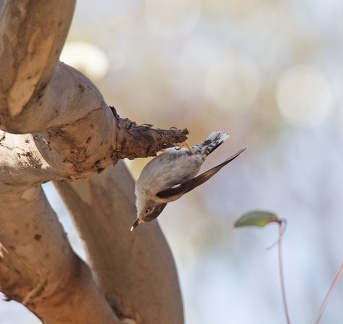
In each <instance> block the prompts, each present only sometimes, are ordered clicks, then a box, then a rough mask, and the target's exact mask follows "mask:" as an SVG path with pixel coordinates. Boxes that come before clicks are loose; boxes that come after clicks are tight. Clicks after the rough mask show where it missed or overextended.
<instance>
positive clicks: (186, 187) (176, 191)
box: [156, 148, 246, 199]
mask: <svg viewBox="0 0 343 324" xmlns="http://www.w3.org/2000/svg"><path fill="white" fill-rule="evenodd" d="M245 150H246V149H245V148H244V149H241V150H240V151H238V152H237V153H236V154H234V155H232V156H231V157H230V158H228V159H227V160H225V161H224V162H222V163H220V164H218V165H217V166H215V167H214V168H212V169H209V170H207V171H205V172H204V173H202V174H200V175H198V176H196V177H195V178H193V179H190V180H188V181H185V182H182V183H180V184H178V185H175V186H173V187H171V188H168V189H165V190H162V191H160V192H158V193H157V194H156V196H157V197H159V198H162V199H164V198H171V197H173V196H179V195H183V194H185V193H187V192H189V191H191V190H193V189H194V188H196V187H198V186H200V185H201V184H203V183H204V182H206V181H207V180H209V179H211V178H212V177H213V176H214V175H215V174H216V173H217V172H218V171H219V170H220V169H221V168H222V167H223V166H225V165H227V164H228V163H230V162H231V161H232V160H234V159H235V158H236V157H238V156H239V155H240V154H241V153H242V152H243V151H245Z"/></svg>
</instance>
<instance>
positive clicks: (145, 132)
mask: <svg viewBox="0 0 343 324" xmlns="http://www.w3.org/2000/svg"><path fill="white" fill-rule="evenodd" d="M110 109H111V110H112V112H113V115H114V118H115V119H116V123H117V130H116V136H117V139H116V151H115V153H116V154H115V157H116V159H124V158H127V159H130V160H133V159H135V158H140V157H148V156H155V155H156V153H157V152H159V151H161V150H163V149H165V148H168V147H171V146H175V145H177V144H179V143H182V142H184V141H186V140H187V136H186V135H187V134H188V130H187V128H185V129H174V128H170V129H167V130H166V129H159V128H158V129H155V128H151V125H147V124H144V125H137V124H136V123H135V122H133V121H131V120H130V119H128V118H120V116H119V115H118V113H117V112H116V110H115V108H114V107H111V106H110ZM114 162H116V161H114Z"/></svg>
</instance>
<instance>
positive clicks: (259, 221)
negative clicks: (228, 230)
mask: <svg viewBox="0 0 343 324" xmlns="http://www.w3.org/2000/svg"><path fill="white" fill-rule="evenodd" d="M273 222H276V223H280V222H281V220H280V219H279V218H278V217H277V216H276V215H275V214H274V213H271V212H268V211H263V210H255V211H252V212H249V213H246V214H244V215H242V216H241V217H240V218H238V219H237V220H236V221H235V224H234V227H243V226H259V227H264V226H266V225H267V224H269V223H273Z"/></svg>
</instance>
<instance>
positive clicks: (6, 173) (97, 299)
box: [0, 0, 187, 323]
mask: <svg viewBox="0 0 343 324" xmlns="http://www.w3.org/2000/svg"><path fill="white" fill-rule="evenodd" d="M73 10H74V2H73V1H70V0H60V1H51V0H50V1H38V0H31V1H30V0H18V1H2V2H1V3H0V17H1V21H0V33H1V43H0V62H1V63H0V78H1V82H0V129H1V131H0V157H1V158H0V166H1V167H0V170H1V172H0V222H1V230H0V243H1V244H0V288H1V291H2V292H3V293H4V294H6V296H7V298H8V299H13V300H16V301H18V302H20V303H22V304H24V305H25V306H26V307H27V308H28V309H30V310H31V311H32V312H34V313H35V314H36V315H37V316H38V317H39V318H40V319H41V320H42V321H43V322H45V323H119V322H120V321H121V319H124V318H130V319H132V320H134V321H135V322H136V323H182V322H183V314H182V303H181V297H180V291H179V285H178V279H177V275H176V269H175V265H174V261H173V258H172V255H171V252H170V250H169V248H168V245H167V244H166V241H165V239H164V237H163V235H162V233H161V231H160V229H159V227H158V225H157V223H156V222H155V224H151V226H149V227H148V226H146V227H144V228H142V229H141V230H140V229H138V230H137V231H135V232H134V233H130V231H129V228H130V225H131V223H132V222H133V220H134V219H135V213H136V211H135V206H134V200H135V197H134V183H133V180H132V177H131V176H130V174H129V173H128V172H127V170H126V168H125V166H124V165H123V163H122V162H119V163H118V165H117V166H116V167H114V168H113V167H111V165H112V164H116V163H117V162H118V160H119V159H122V158H125V157H128V158H136V157H145V156H149V155H154V154H156V152H157V151H159V150H160V149H162V148H165V147H169V146H172V145H174V144H176V143H179V142H182V141H184V140H185V139H186V137H185V135H186V134H187V130H183V131H180V130H173V129H171V130H159V129H157V130H154V129H152V128H150V127H147V126H138V125H136V124H135V123H133V122H131V121H129V120H128V119H121V118H120V117H119V115H118V114H117V113H116V111H115V110H114V109H113V108H112V109H110V108H109V107H108V106H107V104H106V103H105V101H104V99H103V97H102V95H101V93H100V92H99V91H98V89H97V88H96V87H95V86H94V85H93V84H92V83H91V82H90V81H89V80H88V79H87V78H86V77H85V76H83V75H82V74H81V73H80V72H78V71H77V70H75V69H73V68H71V67H69V66H67V65H65V64H63V63H59V61H58V57H59V54H60V52H61V49H62V46H63V43H64V41H65V37H66V35H67V32H68V30H69V26H70V22H71V18H72V14H73ZM108 166H110V167H109V168H108V169H106V170H105V171H104V172H103V173H101V174H100V172H102V171H103V170H104V169H105V168H107V167H108ZM77 179H84V180H78V181H75V182H69V181H70V180H77ZM50 180H53V181H55V185H56V187H57V188H58V190H59V192H60V194H61V196H62V197H63V199H64V200H65V202H66V204H67V206H68V209H69V210H70V213H71V216H72V217H73V219H74V222H75V224H76V226H77V228H78V230H79V233H80V235H81V237H82V240H83V244H84V248H85V250H86V253H87V263H88V264H89V266H88V265H87V264H86V263H84V262H83V261H82V260H80V259H79V258H78V257H77V256H76V255H75V253H74V252H73V251H72V249H71V247H70V245H69V243H68V241H67V238H66V235H65V233H64V230H63V228H62V227H61V225H60V223H59V222H58V219H57V217H56V214H55V213H54V211H53V210H52V209H51V207H50V205H49V203H48V202H47V200H46V197H45V195H44V193H43V191H42V189H41V187H40V185H41V184H42V183H44V182H47V181H50Z"/></svg>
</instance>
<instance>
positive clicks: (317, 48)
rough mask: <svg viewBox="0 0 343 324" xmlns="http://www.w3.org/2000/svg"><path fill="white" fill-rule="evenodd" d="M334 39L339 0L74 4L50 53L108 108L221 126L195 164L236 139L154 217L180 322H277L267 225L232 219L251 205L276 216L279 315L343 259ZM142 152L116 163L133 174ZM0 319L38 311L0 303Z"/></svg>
mask: <svg viewBox="0 0 343 324" xmlns="http://www.w3.org/2000/svg"><path fill="white" fill-rule="evenodd" d="M342 39H343V2H342V1H340V0H329V1H325V0H283V1H282V0H279V1H277V0H259V1H257V0H246V1H237V0H212V1H209V0H173V1H162V0H146V1H137V0H136V1H134V0H132V1H128V0H111V1H109V0H103V1H101V2H97V4H96V5H94V2H93V1H90V0H83V1H79V2H78V3H77V7H76V11H75V17H74V20H73V24H72V27H71V30H70V34H69V37H68V40H67V43H66V46H65V49H64V51H63V53H62V57H61V60H62V61H64V62H66V63H68V64H70V65H73V66H74V67H76V68H78V69H79V70H81V71H82V72H83V73H85V74H86V75H87V76H88V77H89V78H90V79H91V80H92V81H93V82H94V83H95V84H96V86H97V87H98V88H99V89H100V91H101V92H102V93H103V95H104V97H105V99H106V101H107V103H108V104H111V105H114V106H115V107H116V108H117V111H118V113H119V114H120V115H121V116H122V117H127V118H130V119H131V120H134V121H136V122H137V123H138V124H143V123H148V124H153V125H154V126H155V127H160V128H169V127H171V126H175V127H178V128H184V127H187V128H188V130H189V132H190V135H189V142H190V143H191V144H196V143H198V142H201V141H203V140H204V139H205V138H206V137H207V136H208V134H209V133H210V132H212V131H213V130H222V131H226V132H229V133H230V135H231V137H230V139H229V140H228V141H226V142H225V143H224V144H223V145H222V146H221V147H220V149H219V150H217V151H215V153H213V155H211V157H210V158H209V159H208V160H207V162H206V163H205V165H204V168H203V169H204V170H205V169H209V168H210V167H213V166H214V165H216V164H218V163H220V162H221V161H223V160H224V159H226V158H227V157H229V156H230V155H231V154H233V153H235V152H236V151H237V150H239V149H240V148H243V147H247V148H248V149H247V150H246V151H245V152H244V153H243V154H242V155H241V156H240V157H239V158H238V159H237V160H235V161H234V162H232V163H231V164H230V165H228V166H227V167H225V168H224V169H222V171H220V173H219V174H218V175H216V176H215V177H214V178H213V179H211V180H210V181H209V182H207V183H206V184H204V185H203V186H202V187H200V188H198V189H197V190H194V191H193V192H191V193H189V194H187V196H185V197H183V198H182V199H180V200H178V201H176V202H174V203H171V204H169V205H168V207H167V208H166V209H165V211H164V212H163V214H162V216H161V217H159V222H160V224H161V227H162V229H163V231H164V233H165V235H166V238H167V240H168V242H169V244H170V246H171V249H172V251H173V253H174V256H175V260H176V263H177V267H178V271H179V278H180V282H181V289H182V294H183V299H184V307H185V317H186V323H187V324H209V323H239V324H241V323H242V324H245V323H247V324H259V323H261V324H262V323H263V324H265V323H285V316H284V313H283V306H282V299H281V290H280V284H279V273H278V263H277V249H276V248H274V249H272V250H268V251H267V250H266V248H267V247H268V246H269V245H271V244H272V243H273V242H274V241H275V240H276V239H277V233H278V229H277V226H275V225H268V226H267V227H266V228H264V229H260V228H244V229H234V228H233V223H234V221H235V219H237V218H238V217H239V216H240V215H241V214H243V213H245V212H248V211H251V210H255V209H263V210H270V211H274V212H275V213H277V214H278V215H279V217H281V218H286V219H287V220H288V224H287V229H286V232H285V235H284V240H283V247H284V253H283V256H284V272H285V284H286V293H287V297H288V304H289V312H290V318H291V321H292V323H313V322H314V319H315V317H316V314H317V312H318V310H319V307H320V305H321V303H322V301H323V299H324V297H325V294H326V292H327V290H328V288H329V286H330V285H331V282H332V280H333V278H334V276H335V274H336V271H337V269H338V267H339V265H340V264H341V262H342V260H343V253H342V251H343V249H342V247H343V235H342V228H343V215H342V211H343V199H342V197H343V168H342V162H343V91H342V88H343V64H342V60H343V54H342V53H343V42H342ZM147 161H148V159H137V160H135V161H127V162H128V163H127V164H128V166H129V168H130V170H131V171H132V173H133V175H134V176H135V177H137V176H138V175H139V173H140V171H141V170H142V168H143V167H144V165H145V164H146V163H147ZM44 188H45V190H46V192H47V195H48V197H49V199H50V201H51V203H52V205H53V207H54V209H55V211H56V212H57V213H58V214H59V217H60V220H61V222H62V223H63V224H64V226H65V229H66V231H67V232H68V237H69V239H70V241H71V243H72V244H73V246H74V248H75V250H76V251H77V252H78V253H79V254H80V255H81V256H82V255H83V252H82V248H81V246H80V243H79V241H78V238H77V234H76V233H75V231H74V229H73V227H72V224H71V222H70V220H69V218H68V215H67V213H66V211H65V209H64V207H63V205H62V203H61V201H60V200H59V198H58V196H57V195H56V193H55V192H54V190H53V187H52V185H51V184H47V185H45V186H44ZM146 226H148V225H146ZM342 301H343V283H339V284H338V286H337V287H336V288H335V290H334V292H333V294H332V296H331V298H330V300H329V303H328V305H327V308H326V311H325V313H324V315H323V317H322V321H321V323H330V324H332V323H334V324H335V323H343V307H342V306H343V305H342V304H343V302H342ZM0 323H6V324H7V323H30V324H34V323H39V321H38V320H37V319H36V318H34V316H33V315H31V314H30V313H29V312H28V311H26V309H25V308H24V307H23V306H21V305H19V304H16V303H15V302H10V303H7V302H5V301H1V302H0ZM151 324H155V323H151ZM156 324H157V323H156Z"/></svg>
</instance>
